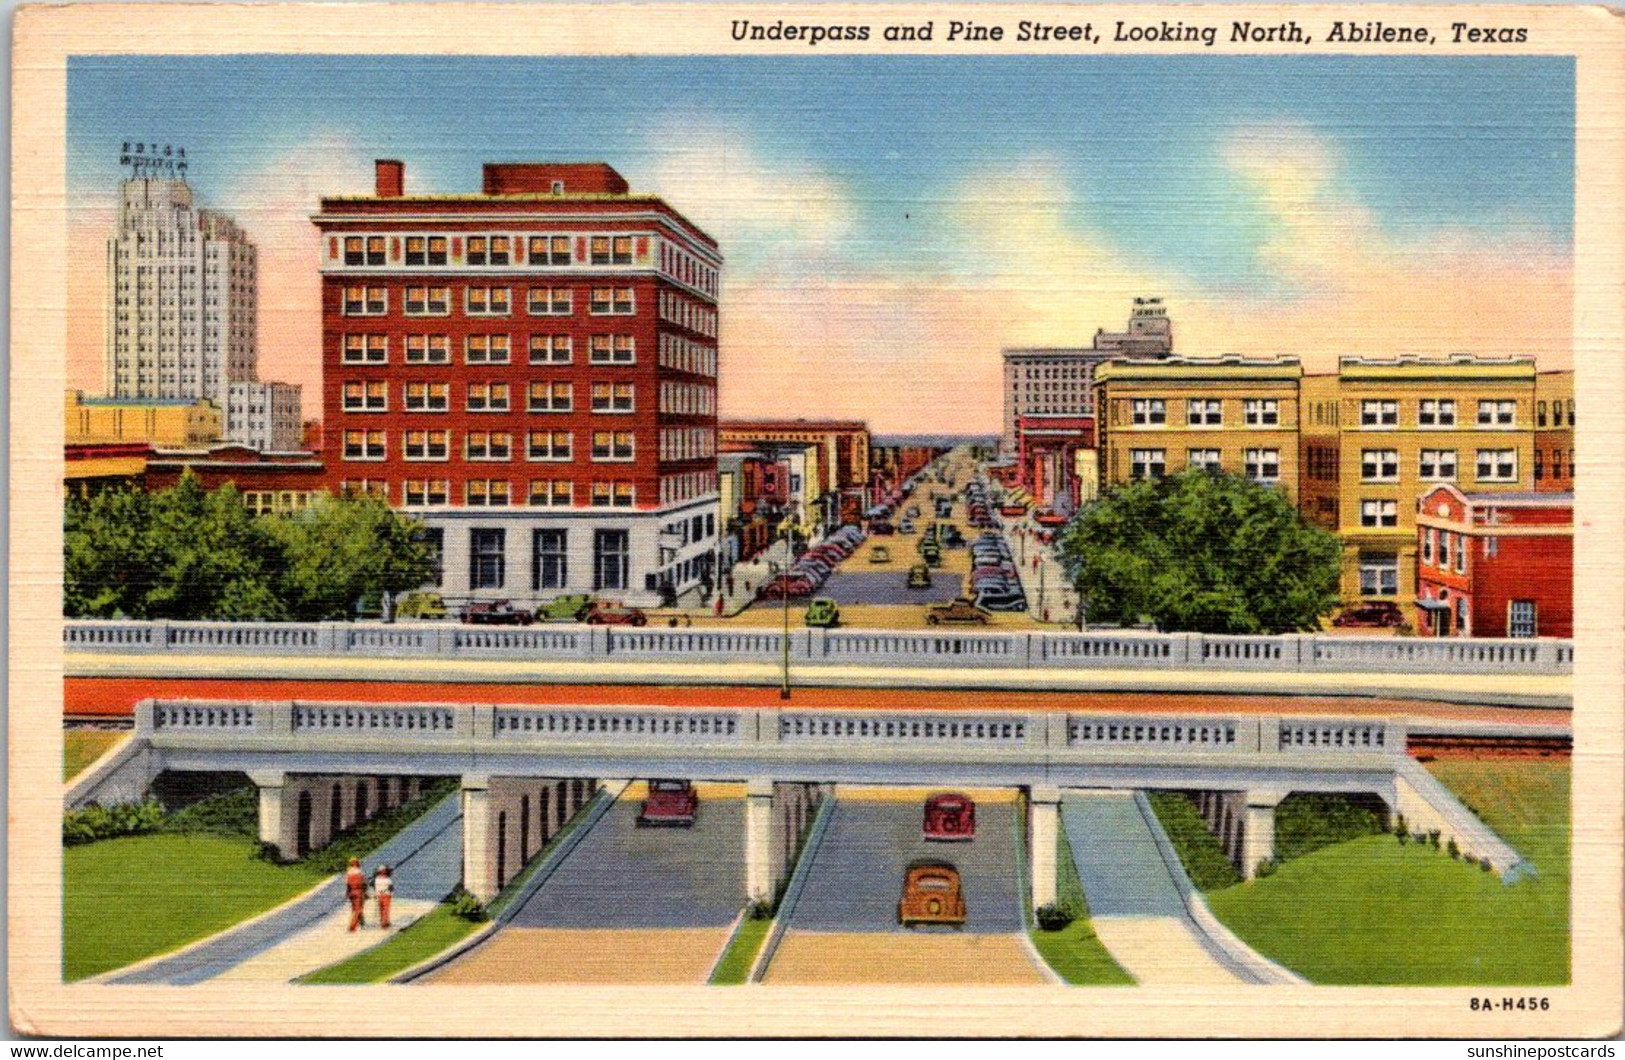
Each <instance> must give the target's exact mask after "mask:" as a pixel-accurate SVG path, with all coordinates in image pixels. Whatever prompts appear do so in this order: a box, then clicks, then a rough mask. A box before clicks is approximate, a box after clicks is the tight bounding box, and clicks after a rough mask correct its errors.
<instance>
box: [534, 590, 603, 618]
mask: <svg viewBox="0 0 1625 1060" xmlns="http://www.w3.org/2000/svg"><path fill="white" fill-rule="evenodd" d="M591 606H592V597H590V596H588V595H587V594H586V593H568V594H566V595H564V596H555V597H554V598H553V599H551V600H549V601H547V602H546V603H544V604H542V606H541V607H539V608H537V609H536V617H537V618H538V619H540V620H541V621H543V622H580V621H581V620H582V619H583V618H585V617H586V614H587V609H588V608H590V607H591Z"/></svg>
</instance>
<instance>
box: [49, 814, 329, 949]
mask: <svg viewBox="0 0 1625 1060" xmlns="http://www.w3.org/2000/svg"><path fill="white" fill-rule="evenodd" d="M253 850H254V844H253V842H252V841H251V840H248V839H241V838H232V837H227V836H220V835H163V834H157V835H143V836H133V837H130V838H125V839H104V840H101V841H99V842H95V843H87V844H85V845H83V846H70V847H64V848H63V851H62V860H63V889H64V896H63V918H64V919H63V931H62V935H63V939H62V943H63V957H62V973H63V977H64V978H65V979H67V980H70V981H71V980H75V979H83V978H85V977H86V976H90V975H97V974H99V973H101V972H105V971H110V970H111V969H114V968H120V967H123V966H124V965H127V964H131V963H133V962H135V961H139V960H142V959H144V958H147V957H151V956H154V955H156V954H160V953H167V952H169V951H171V950H175V949H178V948H180V947H181V946H183V945H185V944H186V943H189V942H193V941H195V940H197V939H200V938H204V937H205V936H208V935H212V934H214V933H215V932H217V931H220V930H223V929H224V928H228V927H230V926H231V925H233V924H236V923H238V922H240V921H242V920H246V919H247V918H249V917H251V916H254V915H256V914H258V913H262V912H264V911H265V910H267V909H270V908H272V907H274V906H277V905H280V904H281V903H283V902H285V901H287V900H288V899H289V898H292V897H293V896H295V895H297V894H300V893H301V892H303V891H305V890H308V889H309V888H310V887H312V886H314V885H315V884H317V883H319V882H320V881H321V880H322V878H323V876H322V874H320V873H316V872H313V871H311V870H310V869H308V868H306V867H304V866H302V865H272V864H270V863H269V862H265V861H260V860H257V859H255V858H254V857H253V856H252V854H253Z"/></svg>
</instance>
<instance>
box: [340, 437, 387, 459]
mask: <svg viewBox="0 0 1625 1060" xmlns="http://www.w3.org/2000/svg"><path fill="white" fill-rule="evenodd" d="M383 458H384V432H383V431H345V432H344V459H346V460H382V459H383Z"/></svg>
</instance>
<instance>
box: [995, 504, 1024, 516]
mask: <svg viewBox="0 0 1625 1060" xmlns="http://www.w3.org/2000/svg"><path fill="white" fill-rule="evenodd" d="M999 514H1000V515H1005V516H1009V517H1010V518H1012V519H1020V518H1021V517H1022V516H1023V515H1026V514H1027V506H1026V505H1025V504H1004V505H1000V506H999Z"/></svg>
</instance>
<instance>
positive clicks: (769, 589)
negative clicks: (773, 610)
mask: <svg viewBox="0 0 1625 1060" xmlns="http://www.w3.org/2000/svg"><path fill="white" fill-rule="evenodd" d="M817 591H818V585H817V584H816V583H815V582H814V581H813V580H812V579H811V578H809V577H807V576H806V575H804V574H790V575H784V574H780V575H779V576H778V577H776V578H774V579H773V580H772V581H770V582H768V583H767V584H766V585H764V586H762V591H761V592H760V593H759V594H758V595H759V596H760V597H761V598H762V599H764V600H782V599H783V598H784V597H786V596H788V597H789V598H790V599H792V600H794V599H796V598H797V597H802V596H811V595H812V594H813V593H815V592H817Z"/></svg>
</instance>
